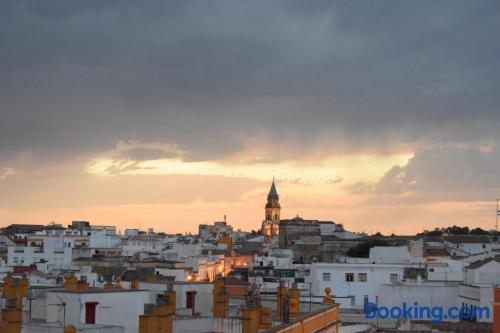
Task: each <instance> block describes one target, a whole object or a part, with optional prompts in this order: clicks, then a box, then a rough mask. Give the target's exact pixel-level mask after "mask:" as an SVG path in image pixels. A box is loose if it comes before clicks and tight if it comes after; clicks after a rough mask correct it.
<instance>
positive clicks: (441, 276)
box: [427, 258, 465, 282]
mask: <svg viewBox="0 0 500 333" xmlns="http://www.w3.org/2000/svg"><path fill="white" fill-rule="evenodd" d="M464 269H465V263H464V262H463V261H460V260H454V259H446V258H438V259H436V260H434V261H432V262H428V263H427V280H428V281H457V282H463V281H464V278H465V276H464Z"/></svg>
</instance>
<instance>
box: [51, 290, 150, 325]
mask: <svg viewBox="0 0 500 333" xmlns="http://www.w3.org/2000/svg"><path fill="white" fill-rule="evenodd" d="M146 303H150V297H149V293H148V292H147V291H139V290H131V289H95V288H90V289H88V290H79V291H57V292H56V291H53V292H48V293H47V323H58V324H59V325H60V327H61V326H62V324H63V322H64V323H65V325H75V326H76V325H81V324H97V325H112V326H122V327H123V328H124V330H123V331H124V333H137V332H138V330H139V316H140V315H142V314H144V304H146ZM64 314H65V318H63V315H64Z"/></svg>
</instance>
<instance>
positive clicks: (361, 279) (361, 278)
mask: <svg viewBox="0 0 500 333" xmlns="http://www.w3.org/2000/svg"><path fill="white" fill-rule="evenodd" d="M367 279H368V274H366V273H358V280H359V282H366V280H367Z"/></svg>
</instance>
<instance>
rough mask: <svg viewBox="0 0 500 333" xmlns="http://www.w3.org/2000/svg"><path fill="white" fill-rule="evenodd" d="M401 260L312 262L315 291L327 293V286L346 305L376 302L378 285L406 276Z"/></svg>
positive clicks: (336, 299)
mask: <svg viewBox="0 0 500 333" xmlns="http://www.w3.org/2000/svg"><path fill="white" fill-rule="evenodd" d="M405 267H408V265H402V264H372V263H358V264H353V263H312V264H311V267H310V269H311V271H310V282H311V290H312V293H313V295H315V296H321V295H324V290H325V288H327V287H329V288H331V290H332V295H333V297H334V299H335V302H337V303H340V305H341V307H344V308H358V309H359V308H363V306H364V305H365V303H366V302H372V303H377V300H378V297H379V295H380V292H379V288H380V286H381V285H383V284H393V283H400V282H401V281H402V280H403V276H404V269H405Z"/></svg>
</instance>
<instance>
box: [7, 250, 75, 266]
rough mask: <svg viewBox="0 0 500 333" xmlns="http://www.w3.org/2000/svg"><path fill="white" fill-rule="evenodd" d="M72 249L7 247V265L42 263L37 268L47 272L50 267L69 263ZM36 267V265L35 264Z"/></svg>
mask: <svg viewBox="0 0 500 333" xmlns="http://www.w3.org/2000/svg"><path fill="white" fill-rule="evenodd" d="M71 256H72V249H71V248H69V247H66V248H62V249H60V248H54V247H51V246H48V245H47V246H44V248H43V250H40V248H38V247H33V246H27V247H20V246H18V247H9V248H8V253H7V264H8V265H9V266H29V265H33V264H37V263H42V265H40V267H39V269H41V270H43V271H46V272H48V271H49V270H51V269H58V268H64V267H68V266H69V265H71V259H72V257H71ZM37 267H38V265H37Z"/></svg>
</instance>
